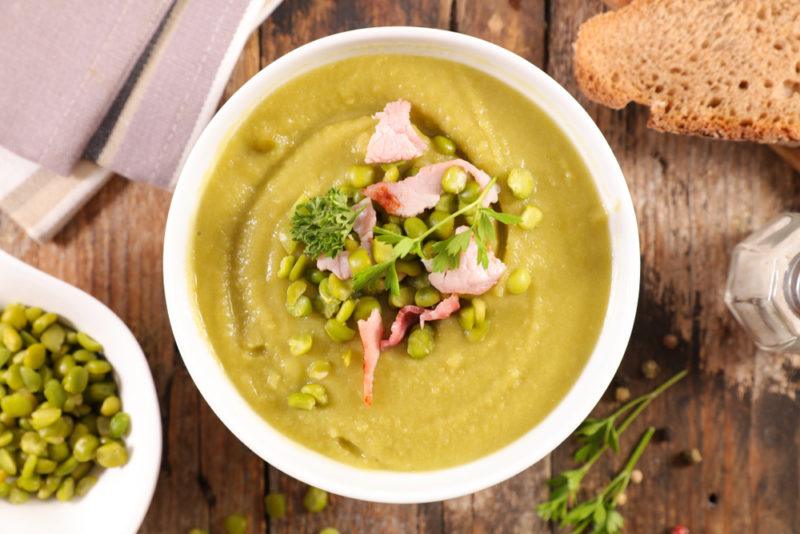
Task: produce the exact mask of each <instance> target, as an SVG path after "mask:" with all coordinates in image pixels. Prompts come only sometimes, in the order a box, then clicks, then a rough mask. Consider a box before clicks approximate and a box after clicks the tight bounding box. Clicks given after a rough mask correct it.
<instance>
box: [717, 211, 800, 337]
mask: <svg viewBox="0 0 800 534" xmlns="http://www.w3.org/2000/svg"><path fill="white" fill-rule="evenodd" d="M725 304H727V306H728V309H730V311H731V313H733V315H734V317H736V320H737V321H739V323H741V325H742V326H743V327H744V329H745V330H746V331H747V333H748V334H749V335H750V337H751V338H752V339H753V341H754V342H755V344H756V345H757V346H758V347H759V348H760V349H763V350H767V351H776V352H777V351H794V352H800V213H783V214H781V215H779V216H778V217H777V218H775V219H773V220H772V221H771V222H769V223H768V224H767V225H766V226H764V227H763V228H761V229H760V230H758V231H756V232H754V233H753V234H752V235H750V237H748V238H747V239H745V240H744V241H742V242H741V243H739V244H738V245H736V247H735V248H734V249H733V257H732V259H731V267H730V271H729V273H728V285H727V288H726V290H725Z"/></svg>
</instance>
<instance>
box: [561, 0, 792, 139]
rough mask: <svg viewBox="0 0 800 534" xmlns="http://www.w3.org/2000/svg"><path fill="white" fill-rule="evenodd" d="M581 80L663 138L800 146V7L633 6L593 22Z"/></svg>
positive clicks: (750, 3)
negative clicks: (641, 113) (633, 106)
mask: <svg viewBox="0 0 800 534" xmlns="http://www.w3.org/2000/svg"><path fill="white" fill-rule="evenodd" d="M574 67H575V76H576V77H577V80H578V84H579V85H580V87H581V89H582V90H583V91H584V93H586V95H587V96H588V97H589V98H591V99H592V100H595V101H597V102H600V103H601V104H605V105H607V106H610V107H612V108H622V107H625V105H627V104H628V103H629V102H631V101H633V102H637V103H639V104H643V105H646V106H649V108H650V120H649V123H648V125H649V126H651V127H652V128H656V129H658V130H663V131H668V132H675V133H684V134H695V135H705V136H709V137H717V138H722V139H733V140H751V141H758V142H762V143H783V144H798V143H800V0H633V1H632V2H631V3H630V4H629V5H627V6H624V7H621V8H620V9H618V10H616V11H611V12H608V13H603V14H601V15H597V16H595V17H593V18H591V19H589V20H588V21H586V22H585V23H584V24H583V25H582V26H581V28H580V30H579V32H578V39H577V42H576V43H575V61H574Z"/></svg>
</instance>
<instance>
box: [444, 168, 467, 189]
mask: <svg viewBox="0 0 800 534" xmlns="http://www.w3.org/2000/svg"><path fill="white" fill-rule="evenodd" d="M467 180H469V175H467V171H465V170H464V169H462V168H461V167H460V166H458V165H453V166H452V167H450V168H449V169H447V170H446V171H445V172H444V175H442V189H444V191H445V192H447V193H453V194H455V195H457V194H458V193H460V192H462V191H463V190H464V188H465V187H466V186H467Z"/></svg>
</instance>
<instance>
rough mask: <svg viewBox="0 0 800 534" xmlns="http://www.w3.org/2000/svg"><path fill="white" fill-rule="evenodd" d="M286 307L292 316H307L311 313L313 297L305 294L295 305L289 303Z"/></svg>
mask: <svg viewBox="0 0 800 534" xmlns="http://www.w3.org/2000/svg"><path fill="white" fill-rule="evenodd" d="M286 309H287V311H288V312H289V314H290V315H291V316H292V317H307V316H308V315H311V310H312V307H311V299H309V298H308V297H306V296H305V295H303V296H302V297H300V298H298V299H297V302H295V303H294V304H293V305H289V304H287V305H286Z"/></svg>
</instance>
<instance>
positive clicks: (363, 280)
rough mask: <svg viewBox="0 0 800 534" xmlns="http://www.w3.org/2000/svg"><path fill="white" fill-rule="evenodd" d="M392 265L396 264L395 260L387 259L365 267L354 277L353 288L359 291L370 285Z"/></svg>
mask: <svg viewBox="0 0 800 534" xmlns="http://www.w3.org/2000/svg"><path fill="white" fill-rule="evenodd" d="M391 265H394V260H391V261H385V262H383V263H378V264H376V265H371V266H369V267H367V268H366V269H364V270H363V271H361V272H359V273H358V274H357V275H355V276H354V277H353V290H354V291H358V290H360V289H363V288H364V287H365V286H366V285H368V284H369V283H370V282H372V281H373V280H377V279H378V278H380V277H381V276H383V274H384V273H385V272H386V271H387V270H388V269H389V267H390V266H391Z"/></svg>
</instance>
